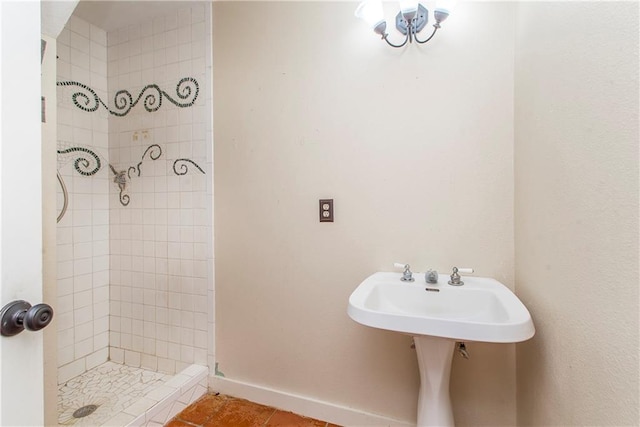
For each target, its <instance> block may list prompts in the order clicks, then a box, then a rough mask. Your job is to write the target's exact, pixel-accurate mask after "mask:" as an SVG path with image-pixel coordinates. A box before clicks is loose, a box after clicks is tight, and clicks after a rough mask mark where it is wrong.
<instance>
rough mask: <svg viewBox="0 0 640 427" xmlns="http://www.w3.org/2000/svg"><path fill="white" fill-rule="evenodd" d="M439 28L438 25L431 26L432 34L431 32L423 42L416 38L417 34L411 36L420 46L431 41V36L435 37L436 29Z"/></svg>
mask: <svg viewBox="0 0 640 427" xmlns="http://www.w3.org/2000/svg"><path fill="white" fill-rule="evenodd" d="M439 28H440V25H438V24H434V25H433V32H432V33H431V35H430V36H429V37H427V38H426V39H425V40H420V39H419V38H418V35H417V34H414V35H413V39H414V40H415V41H416V43H420V44H422V43H426V42H428V41H429V40H431V39H432V38H433V36H435V35H436V32H437V31H438V29H439Z"/></svg>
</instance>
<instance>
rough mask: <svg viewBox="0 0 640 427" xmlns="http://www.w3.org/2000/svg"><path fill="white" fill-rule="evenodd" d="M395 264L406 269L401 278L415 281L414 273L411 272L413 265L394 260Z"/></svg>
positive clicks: (406, 280) (405, 280)
mask: <svg viewBox="0 0 640 427" xmlns="http://www.w3.org/2000/svg"><path fill="white" fill-rule="evenodd" d="M393 266H394V267H395V268H403V269H404V271H403V272H402V277H401V278H400V280H402V281H403V282H413V273H412V272H411V267H410V266H409V264H403V263H401V262H394V263H393Z"/></svg>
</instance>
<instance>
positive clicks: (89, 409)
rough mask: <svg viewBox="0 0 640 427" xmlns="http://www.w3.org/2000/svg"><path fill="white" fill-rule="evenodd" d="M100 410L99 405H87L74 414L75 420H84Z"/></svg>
mask: <svg viewBox="0 0 640 427" xmlns="http://www.w3.org/2000/svg"><path fill="white" fill-rule="evenodd" d="M96 409H98V405H85V406H83V407H82V408H78V409H76V410H75V411H74V412H73V418H83V417H86V416H87V415H91V414H93V412H94V411H95V410H96Z"/></svg>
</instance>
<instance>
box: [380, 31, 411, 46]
mask: <svg viewBox="0 0 640 427" xmlns="http://www.w3.org/2000/svg"><path fill="white" fill-rule="evenodd" d="M410 34H411V32H407V35H406V36H405V38H404V41H403V42H402V44H393V43H391V42H390V41H389V34H388V33H384V34H383V35H382V39H383V40H384V41H386V42H387V44H388V45H389V46H391V47H402V46H404V45H405V44H407V42H408V41H409V40H410V39H411V36H410Z"/></svg>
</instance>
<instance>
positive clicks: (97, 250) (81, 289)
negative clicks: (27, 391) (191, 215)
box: [49, 16, 109, 383]
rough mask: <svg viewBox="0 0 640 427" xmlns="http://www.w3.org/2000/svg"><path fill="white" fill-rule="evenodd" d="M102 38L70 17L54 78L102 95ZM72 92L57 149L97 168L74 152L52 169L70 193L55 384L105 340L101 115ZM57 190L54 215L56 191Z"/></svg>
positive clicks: (80, 367) (63, 225)
mask: <svg viewBox="0 0 640 427" xmlns="http://www.w3.org/2000/svg"><path fill="white" fill-rule="evenodd" d="M106 42H107V38H106V33H105V32H104V31H103V30H101V29H100V28H98V27H96V26H94V25H91V24H89V23H88V22H86V21H84V20H82V19H80V18H77V17H75V16H72V17H71V18H70V19H69V21H68V22H67V24H66V26H65V28H64V30H62V32H61V33H60V35H59V36H58V38H57V54H58V60H57V64H56V65H57V81H58V82H63V81H64V82H68V81H75V82H79V83H82V84H84V85H87V86H90V87H92V88H93V89H94V90H95V91H96V93H97V94H98V96H100V97H101V98H102V99H106V96H107V45H106ZM79 89H80V88H79V87H78V86H58V91H57V100H58V105H57V107H58V108H57V120H58V150H67V149H70V148H75V147H83V148H88V149H90V150H92V151H93V152H95V153H96V154H97V155H98V156H100V158H101V159H100V160H101V166H100V169H99V170H98V171H97V172H96V173H95V174H94V175H91V176H85V175H82V174H80V173H78V171H77V170H76V168H75V166H74V164H75V162H76V160H77V159H78V158H85V159H88V160H90V162H89V164H88V165H87V166H83V163H82V162H81V163H79V164H78V167H79V169H80V170H82V171H84V172H91V171H93V170H94V168H95V167H97V163H96V162H95V161H94V160H93V157H91V156H89V155H87V154H86V153H83V152H77V151H76V152H72V153H69V154H58V171H59V173H60V174H61V175H62V177H63V180H64V182H65V185H66V187H67V190H68V192H69V198H68V203H69V205H68V209H67V212H66V214H65V215H64V216H63V217H62V219H61V221H60V222H59V223H58V227H57V258H58V269H57V270H58V281H57V295H58V301H57V306H56V320H57V326H58V367H59V369H58V382H59V383H63V382H65V381H67V380H69V379H70V378H72V377H74V376H76V375H79V374H81V373H82V372H84V371H85V370H87V369H91V368H92V367H94V366H96V365H98V364H100V363H102V362H105V361H106V360H107V358H108V345H109V307H108V301H109V175H108V173H109V172H108V165H107V163H108V157H107V148H108V133H107V120H108V119H107V116H108V113H107V112H106V111H104V110H98V111H95V112H89V111H84V110H82V109H80V108H78V107H77V106H76V105H75V104H74V103H73V100H72V96H73V94H74V93H77V92H78V91H79ZM80 91H81V92H83V91H82V90H80ZM85 93H86V92H85ZM78 101H79V102H81V101H83V100H82V99H80V98H79V99H78ZM92 104H93V102H91V103H89V105H88V107H91V106H92ZM51 108H52V107H51ZM49 179H52V180H55V177H53V176H52V177H50V178H49ZM56 188H57V198H58V212H60V211H61V210H62V205H63V195H62V188H61V187H60V186H59V185H58V186H57V187H56Z"/></svg>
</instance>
